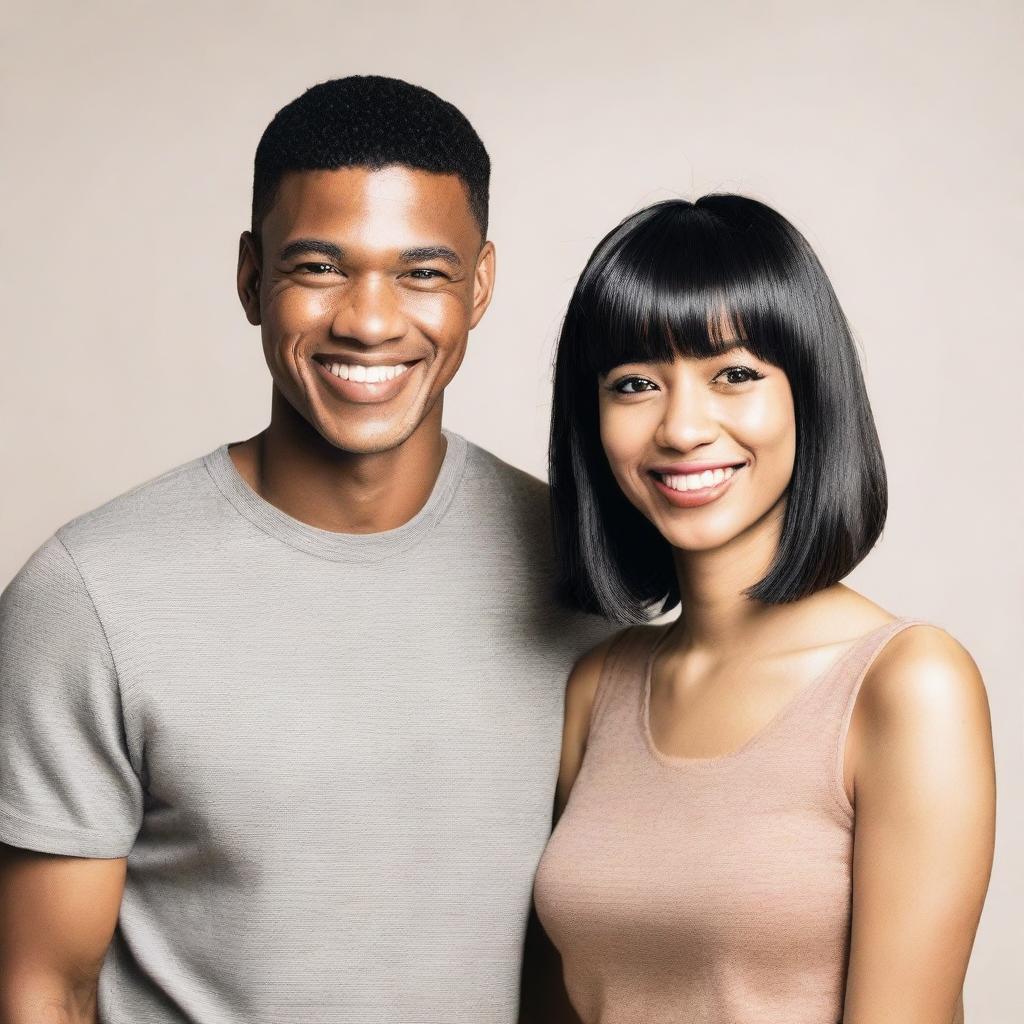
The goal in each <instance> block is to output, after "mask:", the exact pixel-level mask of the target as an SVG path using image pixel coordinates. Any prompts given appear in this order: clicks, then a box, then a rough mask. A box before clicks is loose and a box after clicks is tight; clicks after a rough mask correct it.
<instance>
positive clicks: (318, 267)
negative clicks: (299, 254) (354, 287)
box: [295, 263, 337, 276]
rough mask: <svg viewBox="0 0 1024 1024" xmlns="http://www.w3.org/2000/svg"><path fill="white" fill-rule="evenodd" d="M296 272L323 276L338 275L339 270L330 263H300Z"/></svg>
mask: <svg viewBox="0 0 1024 1024" xmlns="http://www.w3.org/2000/svg"><path fill="white" fill-rule="evenodd" d="M295 269H296V270H301V271H302V272H303V273H306V274H314V275H317V276H321V275H323V274H330V273H337V269H336V268H335V267H334V266H333V265H332V264H330V263H300V264H299V265H298V266H297V267H296V268H295Z"/></svg>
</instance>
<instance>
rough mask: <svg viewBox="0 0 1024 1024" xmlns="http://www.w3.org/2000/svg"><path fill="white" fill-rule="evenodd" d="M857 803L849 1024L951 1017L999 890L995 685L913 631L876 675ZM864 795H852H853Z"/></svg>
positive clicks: (963, 658)
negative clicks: (993, 887) (991, 702)
mask: <svg viewBox="0 0 1024 1024" xmlns="http://www.w3.org/2000/svg"><path fill="white" fill-rule="evenodd" d="M846 775H847V790H848V793H850V795H851V796H852V797H853V798H854V801H855V807H856V832H855V838H854V858H853V922H852V933H851V946H850V963H849V971H848V975H847V987H846V1004H845V1012H844V1015H843V1022H844V1024H881V1022H883V1021H884V1022H888V1021H892V1020H896V1019H898V1020H899V1021H900V1022H901V1024H950V1022H951V1021H952V1020H953V1019H954V1015H956V1016H957V1017H959V998H960V992H961V989H962V986H963V980H964V975H965V973H966V971H967V961H968V959H969V957H970V953H971V947H972V945H973V943H974V936H975V932H976V930H977V927H978V920H979V918H980V916H981V908H982V904H983V903H984V899H985V892H986V889H987V888H988V881H989V875H990V872H991V867H992V853H993V846H994V841H995V769H994V758H993V752H992V731H991V723H990V719H989V709H988V701H987V699H986V696H985V687H984V684H983V683H982V680H981V675H980V674H979V672H978V668H977V666H976V665H975V664H974V662H973V660H972V659H971V656H970V655H969V654H968V653H967V651H965V650H964V649H963V647H961V646H960V644H959V643H957V642H956V641H955V640H954V639H953V638H952V637H951V636H950V635H949V634H948V633H945V632H944V631H942V630H941V629H937V628H935V627H932V626H914V627H912V628H910V629H907V630H904V631H903V632H901V633H899V634H897V635H896V636H895V637H893V639H892V640H891V641H890V642H889V643H888V644H887V645H886V646H885V648H883V650H882V652H881V653H880V654H879V655H878V657H877V659H876V660H875V662H874V664H873V665H872V666H871V668H870V670H869V672H868V674H867V675H866V677H865V679H864V683H863V685H862V687H861V692H860V694H859V696H858V699H857V703H856V705H855V708H854V713H853V717H852V719H851V726H850V734H849V737H848V742H847V748H846ZM851 790H852V792H851Z"/></svg>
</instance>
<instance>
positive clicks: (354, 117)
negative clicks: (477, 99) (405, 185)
mask: <svg viewBox="0 0 1024 1024" xmlns="http://www.w3.org/2000/svg"><path fill="white" fill-rule="evenodd" d="M394 164H400V165H402V166H404V167H411V168H412V169H414V170H420V171H429V172H430V173H432V174H454V175H456V176H457V177H459V178H461V179H462V183H463V184H464V185H465V187H466V192H467V194H468V198H469V205H470V208H471V209H472V211H473V216H474V217H475V218H476V221H477V223H478V224H479V225H480V233H481V235H482V236H483V237H484V238H486V237H487V202H488V188H489V183H490V176H491V161H490V158H489V157H488V156H487V150H486V149H484V144H483V143H482V142H481V141H480V136H479V135H477V133H476V132H475V131H474V130H473V126H472V125H471V124H470V123H469V121H468V120H467V119H466V117H465V115H464V114H462V113H461V112H460V111H459V110H458V109H457V108H456V107H454V106H452V104H451V103H447V102H445V101H444V100H442V99H441V98H440V97H439V96H435V95H434V94H433V93H432V92H430V91H429V90H427V89H423V88H421V87H420V86H418V85H410V84H409V83H408V82H403V81H402V80H401V79H398V78H383V77H381V76H379V75H352V76H350V77H348V78H335V79H333V80H332V81H329V82H321V83H320V84H319V85H314V86H313V87H312V88H310V89H307V90H306V91H305V92H304V93H303V94H302V95H301V96H299V97H298V99H295V100H292V102H291V103H289V104H288V105H287V106H286V107H282V109H281V110H279V111H278V112H277V114H276V115H275V116H274V119H273V120H272V121H271V122H270V124H269V125H267V128H266V131H264V133H263V137H262V138H261V139H260V142H259V145H258V146H257V147H256V161H255V168H254V172H253V186H252V233H253V234H254V235H255V236H256V237H257V238H258V237H259V230H260V225H261V224H262V223H263V218H264V217H266V215H267V213H268V212H269V211H270V208H271V207H272V206H273V205H274V199H275V198H276V196H277V189H278V186H279V185H280V183H281V178H282V177H284V175H285V174H287V173H288V172H289V171H336V170H338V169H339V168H342V167H368V168H370V169H372V170H380V169H381V168H382V167H389V166H392V165H394Z"/></svg>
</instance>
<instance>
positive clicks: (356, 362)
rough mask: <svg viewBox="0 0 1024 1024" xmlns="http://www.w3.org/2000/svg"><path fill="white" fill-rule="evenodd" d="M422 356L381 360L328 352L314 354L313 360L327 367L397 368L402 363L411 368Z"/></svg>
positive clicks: (393, 357)
mask: <svg viewBox="0 0 1024 1024" xmlns="http://www.w3.org/2000/svg"><path fill="white" fill-rule="evenodd" d="M422 358H423V357H422V356H409V357H408V358H405V359H403V358H401V357H398V356H388V357H387V358H381V359H367V358H366V357H365V356H349V355H341V354H335V353H328V352H314V353H313V359H315V360H316V362H318V363H320V364H321V365H323V366H329V365H330V364H331V363H341V364H342V365H343V366H366V367H371V366H398V365H399V364H400V363H404V364H405V365H406V366H412V365H413V363H418V362H420V360H421V359H422Z"/></svg>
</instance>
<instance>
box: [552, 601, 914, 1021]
mask: <svg viewBox="0 0 1024 1024" xmlns="http://www.w3.org/2000/svg"><path fill="white" fill-rule="evenodd" d="M915 621H917V620H913V619H906V618H903V619H898V620H896V621H894V622H892V623H889V624H887V625H884V626H881V627H880V628H878V629H876V630H874V631H872V632H871V633H869V634H867V635H866V636H864V637H862V638H861V639H859V640H858V641H856V642H854V643H853V644H852V645H851V646H850V647H848V648H847V650H846V651H845V652H844V654H843V655H842V656H840V658H839V659H838V660H837V661H835V662H834V663H833V664H832V666H831V667H830V668H829V669H828V670H827V671H826V672H825V673H824V674H822V675H820V676H819V677H818V678H817V679H816V680H815V681H814V682H812V683H811V684H809V685H808V686H806V687H804V688H803V689H802V690H801V691H800V692H799V693H798V694H797V696H796V697H795V698H794V699H793V700H792V701H791V702H790V703H789V704H788V705H786V706H785V707H784V708H783V709H782V711H781V712H780V713H779V714H778V715H777V716H776V717H775V718H774V719H773V720H772V721H771V722H770V723H769V724H768V725H767V726H766V727H765V728H763V729H762V730H761V731H760V732H758V733H757V734H756V735H755V736H754V737H753V738H752V739H751V740H749V741H748V742H747V743H745V744H743V746H742V747H740V748H739V749H738V750H736V751H734V752H732V753H730V754H727V755H725V756H722V757H714V758H707V759H690V758H677V757H671V756H667V755H664V754H662V753H661V752H660V751H659V750H658V749H657V748H656V747H655V746H654V743H653V741H652V737H651V733H650V729H649V719H648V703H649V692H650V672H651V664H652V661H653V653H654V648H655V646H656V644H657V643H658V642H659V640H660V639H661V638H662V637H663V636H664V635H666V634H665V632H664V631H663V630H658V629H655V628H653V627H640V628H636V629H632V630H628V631H626V632H625V633H624V634H623V635H622V636H621V637H620V638H618V639H617V640H616V642H615V644H614V645H613V647H612V649H611V651H610V652H609V653H608V655H607V658H606V663H605V666H604V671H603V674H602V678H601V681H600V683H599V686H598V691H597V694H596V696H595V703H594V708H593V712H592V719H591V727H590V737H589V741H588V745H587V750H586V755H585V757H584V760H583V764H582V767H581V770H580V773H579V776H578V778H577V780H576V783H575V785H574V787H573V790H572V794H571V797H570V800H569V803H568V805H567V807H566V809H565V811H564V813H563V815H562V818H561V819H560V821H559V823H558V826H557V828H556V830H555V832H554V834H553V836H552V838H551V840H550V842H549V843H548V847H547V850H546V851H545V853H544V856H543V858H542V860H541V863H540V867H539V870H538V873H537V878H536V882H535V899H536V903H537V910H538V913H539V915H540V918H541V920H542V922H543V923H544V926H545V928H546V929H547V931H548V933H549V935H550V936H551V938H552V940H553V941H554V943H555V945H556V946H557V947H558V949H559V951H560V952H561V955H562V960H563V964H564V970H565V979H566V986H567V989H568V992H569V994H570V997H571V999H572V1002H573V1004H574V1006H575V1007H576V1009H577V1012H578V1013H579V1014H580V1017H581V1018H582V1020H583V1021H584V1022H585V1024H755V1022H756V1024H837V1022H839V1021H841V1019H842V1013H843V995H844V987H845V978H846V963H847V956H848V949H849V926H850V906H851V864H852V854H853V822H854V812H853V808H852V807H851V806H850V802H849V800H848V799H847V796H846V793H845V790H844V786H843V761H844V750H845V744H846V735H847V732H848V729H849V723H850V716H851V712H852V709H853V706H854V702H855V700H856V696H857V692H858V690H859V687H860V683H861V681H862V680H863V678H864V674H865V672H866V670H867V667H868V665H869V664H870V663H871V661H872V659H873V658H874V657H875V656H876V655H877V653H878V652H879V651H880V650H881V649H882V647H883V646H884V644H885V643H886V642H887V641H888V640H889V639H890V638H891V637H892V636H894V635H895V634H896V633H898V632H899V631H900V630H902V629H905V628H907V627H908V626H910V625H913V624H914V623H915Z"/></svg>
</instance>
